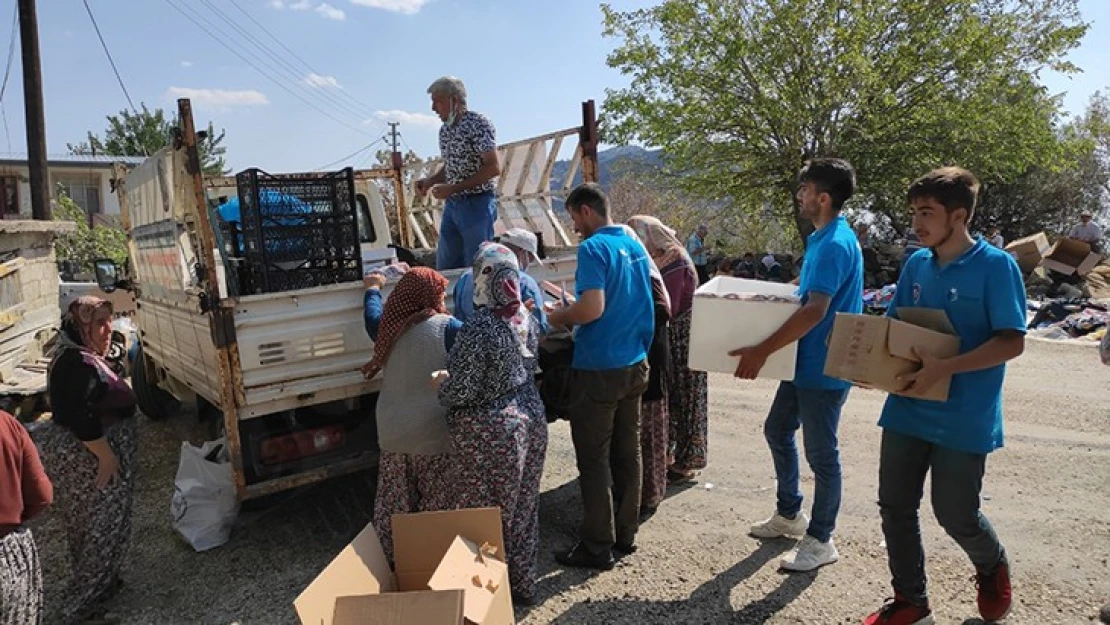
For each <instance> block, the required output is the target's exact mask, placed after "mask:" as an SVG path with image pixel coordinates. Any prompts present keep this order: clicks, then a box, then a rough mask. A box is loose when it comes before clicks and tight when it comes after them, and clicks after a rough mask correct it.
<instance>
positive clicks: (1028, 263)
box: [1006, 232, 1052, 275]
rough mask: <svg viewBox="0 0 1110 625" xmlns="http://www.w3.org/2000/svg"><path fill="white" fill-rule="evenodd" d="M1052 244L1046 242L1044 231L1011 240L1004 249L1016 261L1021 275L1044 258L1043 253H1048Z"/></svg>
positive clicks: (1025, 273) (1035, 266)
mask: <svg viewBox="0 0 1110 625" xmlns="http://www.w3.org/2000/svg"><path fill="white" fill-rule="evenodd" d="M1051 248H1052V246H1051V245H1050V244H1049V242H1048V237H1047V236H1045V233H1043V232H1038V233H1037V234H1033V235H1029V236H1027V237H1024V238H1021V239H1018V240H1016V241H1011V242H1010V243H1009V245H1007V246H1006V251H1007V252H1009V253H1010V255H1011V256H1013V257H1014V260H1016V261H1017V264H1018V267H1020V268H1021V273H1022V274H1023V275H1029V274H1030V273H1032V271H1033V270H1034V269H1036V268H1037V266H1038V265H1040V264H1041V260H1043V259H1044V256H1045V254H1047V253H1048V251H1049V249H1051Z"/></svg>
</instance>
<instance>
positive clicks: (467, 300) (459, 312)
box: [453, 271, 547, 335]
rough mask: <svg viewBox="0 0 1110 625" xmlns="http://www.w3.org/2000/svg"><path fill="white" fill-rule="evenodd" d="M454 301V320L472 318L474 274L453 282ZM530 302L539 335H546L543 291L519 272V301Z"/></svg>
mask: <svg viewBox="0 0 1110 625" xmlns="http://www.w3.org/2000/svg"><path fill="white" fill-rule="evenodd" d="M453 297H454V300H455V314H454V316H455V318H456V319H458V320H459V321H466V320H467V319H470V318H471V317H473V316H474V272H473V271H467V272H464V273H463V274H462V275H461V276H459V279H458V280H457V281H456V282H455V290H454V293H453ZM528 300H532V301H534V302H535V303H536V307H535V308H533V309H532V316H533V317H535V318H536V322H537V323H539V324H540V334H541V335H544V334H547V313H545V312H544V311H543V302H544V299H543V291H541V290H540V285H539V283H537V282H536V279H535V278H533V277H532V276H530V275H528V274H527V273H525V272H523V271H522V272H520V301H521V302H522V303H523V302H527V301H528Z"/></svg>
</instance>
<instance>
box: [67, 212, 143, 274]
mask: <svg viewBox="0 0 1110 625" xmlns="http://www.w3.org/2000/svg"><path fill="white" fill-rule="evenodd" d="M54 219H55V220H57V221H72V222H74V223H76V224H77V231H76V232H74V233H72V234H65V235H62V236H59V237H58V240H57V241H55V243H54V251H55V254H56V255H57V259H58V263H59V265H60V264H61V263H63V262H66V261H69V262H72V263H74V264H75V265H77V267H78V268H79V269H80V271H81V272H90V273H91V272H92V271H93V263H94V262H95V261H97V260H98V259H101V258H110V259H112V260H113V261H115V262H116V264H118V265H120V266H121V267H122V266H123V264H124V263H125V262H127V234H126V233H124V231H123V229H122V228H117V227H112V226H105V225H101V224H97V225H95V226H91V227H90V226H89V218H88V215H86V214H85V211H84V210H82V209H81V207H80V206H78V205H77V204H76V203H75V202H74V201H73V200H71V199H69V198H68V197H66V196H65V195H64V194H62V193H59V194H58V199H57V200H56V201H55V202H54Z"/></svg>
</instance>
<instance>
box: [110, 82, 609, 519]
mask: <svg viewBox="0 0 1110 625" xmlns="http://www.w3.org/2000/svg"><path fill="white" fill-rule="evenodd" d="M178 107H179V119H180V120H181V134H180V136H179V137H178V139H177V140H176V141H175V145H174V146H172V147H168V148H166V149H164V150H162V151H161V152H159V153H157V154H155V155H153V156H151V157H150V158H148V159H147V160H146V161H145V162H144V163H143V164H142V165H140V166H139V167H138V168H136V169H135V170H133V171H132V172H130V173H129V174H126V175H124V174H123V172H122V171H120V172H119V175H118V176H117V193H118V194H119V197H120V207H121V215H122V218H123V223H124V228H125V229H126V231H127V233H128V245H129V251H130V263H129V266H130V270H129V272H128V275H127V276H123V275H121V271H120V269H119V268H118V267H117V266H115V265H114V263H112V262H111V261H103V262H100V263H98V264H97V272H96V273H97V282H98V283H99V284H100V285H101V288H103V289H104V290H105V291H111V290H112V289H114V288H117V287H124V288H128V289H130V290H132V291H133V292H134V295H135V300H136V305H137V315H136V323H137V325H138V327H139V334H140V340H141V350H140V351H139V353H138V354H137V356H136V358H135V362H134V364H133V370H132V385H133V387H134V389H135V393H136V395H137V397H138V399H139V405H140V409H141V410H142V412H143V413H145V414H146V415H147V416H148V417H150V418H154V419H160V418H165V417H167V416H170V415H171V414H172V413H173V412H174V411H175V410H176V409H177V408H178V407H179V406H180V403H181V402H188V401H196V402H197V404H198V411H199V413H200V414H201V416H205V415H210V416H211V417H212V418H215V419H218V422H219V423H221V424H222V429H223V431H224V432H225V434H226V437H227V441H228V446H229V448H230V451H231V459H232V465H233V468H234V475H235V481H236V486H237V491H238V495H239V497H240V499H251V498H255V497H260V496H264V495H268V494H272V493H275V492H278V491H281V490H284V489H288V488H292V487H296V486H300V485H305V484H309V483H313V482H316V481H319V480H322V479H325V478H328V477H332V476H337V475H341V474H345V473H350V472H353V471H357V470H360V469H364V468H368V467H370V466H372V465H374V464H375V463H376V461H377V457H378V454H377V441H376V438H377V431H376V424H375V419H374V405H375V399H376V393H377V391H378V389H379V388H380V380H366V379H364V378H363V376H362V374H361V372H360V367H361V366H362V365H363V364H364V363H366V362H367V361H368V360H369V359H370V357H371V355H372V351H373V344H372V342H371V341H370V339H369V337H368V336H367V333H366V330H365V325H364V317H363V295H364V288H363V285H362V282H361V272H360V273H359V275H358V276H357V279H356V280H351V281H346V282H341V283H335V284H326V285H322V286H315V287H312V288H302V289H296V290H285V291H280V292H264V293H257V292H253V293H240V292H238V291H237V289H238V288H241V287H242V285H241V284H236V281H235V280H234V279H231V278H230V276H231V275H233V274H235V270H234V269H232V267H233V262H232V261H233V260H234V259H230V258H228V257H227V249H228V248H227V246H226V245H222V244H221V243H223V241H222V238H223V237H222V236H221V232H220V230H221V229H220V226H219V222H220V219H219V217H217V215H216V211H215V210H214V208H213V205H214V204H215V202H213V199H214V198H216V197H220V196H224V197H226V196H229V195H232V196H233V195H234V194H235V193H236V191H237V190H236V189H235V188H234V184H235V180H234V179H233V178H222V179H212V180H205V179H204V177H203V175H202V173H201V170H200V163H199V158H198V154H197V149H196V134H195V128H194V126H193V118H192V114H191V107H190V103H189V101H188V100H179V101H178ZM573 136H577V137H578V147H577V149H576V150H575V151H574V155H573V157H572V159H571V167H570V171H569V172H567V173H566V175H565V181H564V183H563V184H561V185H560V188H558V189H556V190H554V191H553V190H552V189H551V173H552V170H553V168H554V166H555V163H556V161H557V159H558V156H559V153H560V148H561V144H562V142H563V139H565V138H567V137H573ZM596 145H597V127H596V122H595V121H594V115H593V103H592V102H588V103H586V104H584V105H583V125H582V126H581V127H576V128H570V129H568V130H564V131H560V132H556V133H551V134H548V135H543V136H540V137H534V138H532V139H527V140H524V141H518V142H514V143H510V144H506V145H503V146H500V147H499V149H498V152H499V156H500V159H501V171H502V175H501V178H500V181H499V194H500V198H499V201H500V207H499V217H500V219H499V223H498V225H497V229H498V231H502V230H503V229H506V228H509V227H514V226H521V227H528V228H529V229H530V230H532V231H534V232H543V233H544V239H545V240H546V241H548V242H550V243H555V244H556V245H560V246H561V247H563V248H564V253H563V255H562V256H561V257H548V258H547V259H546V260H545V261H544V264H543V265H542V266H538V267H534V268H532V269H530V273H532V275H533V276H534V277H535V278H536V279H537V280H538V281H544V280H547V281H549V282H551V283H555V284H558V283H563V284H565V285H567V288H568V289H572V288H573V281H574V269H575V258H574V255H573V252H572V251H570V250H569V249H567V248H569V247H570V246H571V244H572V242H571V241H570V239H569V237H568V236H567V234H566V231H565V230H564V227H563V225H562V224H561V223H560V221H559V219H558V218H557V217H556V215H555V213H554V210H553V206H552V201H553V199H554V198H556V197H558V196H559V195H561V194H565V193H566V192H567V191H568V190H569V187H570V183H571V180H573V179H574V175H575V171H576V170H577V169H578V168H579V167H581V169H582V174H583V177H584V178H585V179H586V180H594V179H596V171H597V169H596ZM394 163H395V166H394V167H392V168H382V169H370V170H361V171H354V172H349V175H350V177H351V178H353V188H354V192H355V199H356V203H357V209H358V226H357V228H358V234H359V244H360V252H361V257H362V261H363V267H362V269H363V270H365V269H366V268H367V267H370V266H371V265H372V264H374V263H380V262H388V261H389V260H390V259H392V257H393V256H394V249H392V248H391V243H393V241H392V238H391V235H390V227H389V223H388V222H389V216H388V215H387V212H386V208H385V203H384V202H383V199H382V188H383V185H385V188H386V189H387V190H389V191H391V192H392V194H393V196H394V198H396V199H395V201H394V204H395V206H396V210H397V220H398V221H399V223H400V224H403V225H402V227H401V230H402V236H403V237H404V241H402V243H405V244H408V245H410V246H414V244H415V246H419V245H424V246H425V247H430V246H431V245H432V244H433V243H434V232H435V227H436V226H437V225H438V218H439V214H440V212H439V211H440V208H439V207H438V206H437V205H436V204H435V203H428V201H427V200H424V201H423V203H415V206H414V205H413V204H414V203H413V202H412V200H413V198H412V192H411V190H410V189H408V188H406V187H407V186H408V185H405V184H404V182H403V181H404V180H405V178H406V176H405V174H406V172H404V171H403V170H402V169H401V168H400V167H399V159H396V158H395V159H394ZM427 166H428V167H435V166H436V164H435V163H431V164H429V165H427ZM409 173H410V174H411V173H412V172H409ZM304 175H305V176H309V175H308V174H304ZM294 176H296V175H294ZM407 206H412V209H411V210H409V209H408V208H406V207H407ZM430 238H431V239H432V240H429V239H430ZM463 271H464V270H452V271H447V272H445V273H444V275H445V276H446V277H447V278H448V279H449V280H450V281H451V282H452V284H453V283H454V281H455V280H456V279H457V278H458V276H459V275H461V274H462V273H463ZM388 288H389V287H387V290H388ZM450 288H451V287H449V289H450ZM449 292H450V291H449ZM448 300H449V302H450V298H448Z"/></svg>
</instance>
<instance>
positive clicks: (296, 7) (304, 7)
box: [289, 0, 312, 11]
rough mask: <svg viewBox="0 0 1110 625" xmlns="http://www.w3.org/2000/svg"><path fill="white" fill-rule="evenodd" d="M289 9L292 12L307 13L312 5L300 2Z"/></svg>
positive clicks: (303, 0) (306, 1) (304, 0)
mask: <svg viewBox="0 0 1110 625" xmlns="http://www.w3.org/2000/svg"><path fill="white" fill-rule="evenodd" d="M289 8H290V9H293V10H294V11H307V10H309V9H311V8H312V3H311V2H309V0H300V2H296V3H294V4H290V5H289Z"/></svg>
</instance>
